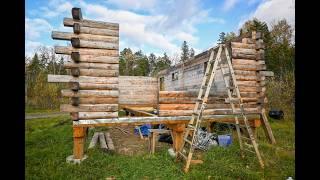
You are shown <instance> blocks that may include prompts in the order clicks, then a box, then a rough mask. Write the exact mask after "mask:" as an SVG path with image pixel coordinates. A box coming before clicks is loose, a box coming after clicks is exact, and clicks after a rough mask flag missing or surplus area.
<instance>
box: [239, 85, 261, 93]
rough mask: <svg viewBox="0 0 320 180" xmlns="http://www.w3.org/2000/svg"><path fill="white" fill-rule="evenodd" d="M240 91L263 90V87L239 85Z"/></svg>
mask: <svg viewBox="0 0 320 180" xmlns="http://www.w3.org/2000/svg"><path fill="white" fill-rule="evenodd" d="M239 90H240V92H261V91H262V87H247V86H239Z"/></svg>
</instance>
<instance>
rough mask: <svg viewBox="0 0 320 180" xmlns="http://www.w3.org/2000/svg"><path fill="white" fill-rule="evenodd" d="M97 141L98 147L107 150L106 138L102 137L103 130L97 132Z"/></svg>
mask: <svg viewBox="0 0 320 180" xmlns="http://www.w3.org/2000/svg"><path fill="white" fill-rule="evenodd" d="M99 143H100V148H101V149H103V150H105V151H107V150H108V146H107V143H106V139H105V137H104V134H103V132H99Z"/></svg>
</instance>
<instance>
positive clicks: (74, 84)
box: [69, 82, 80, 91]
mask: <svg viewBox="0 0 320 180" xmlns="http://www.w3.org/2000/svg"><path fill="white" fill-rule="evenodd" d="M69 88H70V89H71V90H73V91H78V90H79V89H80V84H79V82H70V83H69Z"/></svg>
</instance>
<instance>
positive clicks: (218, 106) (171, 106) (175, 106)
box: [159, 103, 258, 110]
mask: <svg viewBox="0 0 320 180" xmlns="http://www.w3.org/2000/svg"><path fill="white" fill-rule="evenodd" d="M194 106H195V104H159V110H193V109H194ZM257 106H258V105H257V104H244V108H256V107H257ZM235 107H238V108H239V105H236V104H235ZM222 108H231V104H229V103H224V104H222V103H219V104H207V105H206V109H222Z"/></svg>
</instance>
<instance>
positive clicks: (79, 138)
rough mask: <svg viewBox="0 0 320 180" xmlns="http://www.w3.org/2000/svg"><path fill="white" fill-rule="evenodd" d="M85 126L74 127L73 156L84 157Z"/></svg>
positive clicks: (75, 157) (76, 157)
mask: <svg viewBox="0 0 320 180" xmlns="http://www.w3.org/2000/svg"><path fill="white" fill-rule="evenodd" d="M84 136H85V128H84V127H73V158H74V159H82V158H83V155H84V143H85V138H84Z"/></svg>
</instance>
